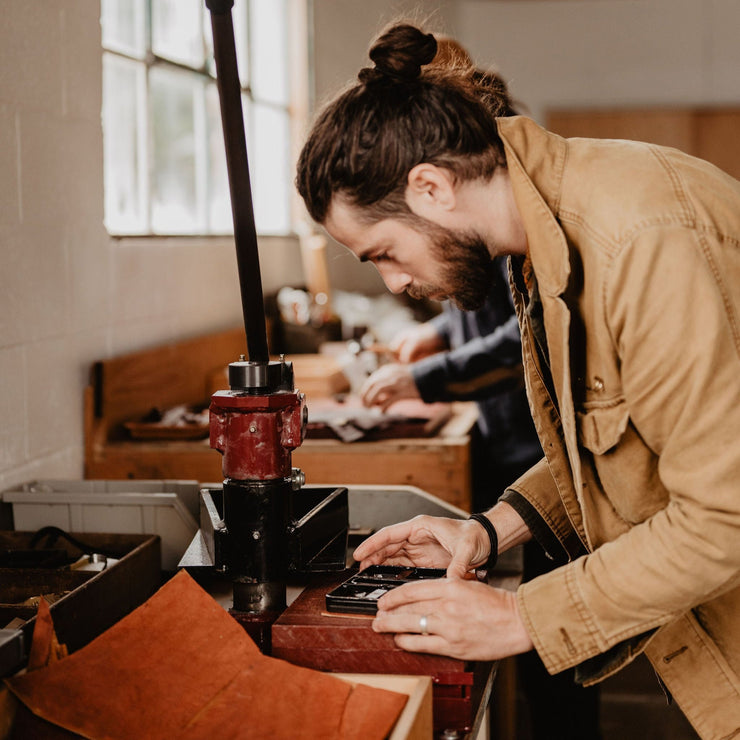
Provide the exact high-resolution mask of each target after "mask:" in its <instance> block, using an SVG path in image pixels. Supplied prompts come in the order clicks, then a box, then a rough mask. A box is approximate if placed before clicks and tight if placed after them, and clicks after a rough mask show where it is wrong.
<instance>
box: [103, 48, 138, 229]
mask: <svg viewBox="0 0 740 740" xmlns="http://www.w3.org/2000/svg"><path fill="white" fill-rule="evenodd" d="M145 83H146V80H145V69H144V66H143V65H141V64H139V63H137V62H131V61H128V60H126V59H121V58H120V57H117V56H115V55H113V54H104V55H103V134H104V138H103V143H104V147H105V155H104V157H105V225H106V228H107V229H108V230H109V231H111V232H113V233H120V232H125V233H138V234H140V233H142V232H144V231H146V230H147V216H146V214H147V211H146V204H147V199H148V193H147V166H146V137H145V131H146V124H145V120H146V119H145V115H144V110H143V109H144V106H145V99H146V98H145Z"/></svg>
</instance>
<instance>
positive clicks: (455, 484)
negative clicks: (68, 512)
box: [85, 404, 477, 511]
mask: <svg viewBox="0 0 740 740" xmlns="http://www.w3.org/2000/svg"><path fill="white" fill-rule="evenodd" d="M476 418H477V409H476V407H475V405H474V404H455V406H454V409H453V414H452V416H451V417H450V419H449V420H448V421H447V423H446V424H445V425H444V426H443V427H442V429H441V430H440V431H439V432H438V433H437V435H435V436H434V437H428V438H421V439H390V440H383V441H375V442H355V443H344V442H340V441H338V440H333V439H315V440H313V439H308V440H306V441H305V442H304V443H303V445H302V446H301V447H300V448H299V449H298V450H296V451H295V452H294V453H293V465H294V466H295V467H298V468H301V469H302V470H303V471H304V473H305V474H306V480H307V482H308V483H310V484H312V485H324V484H328V485H348V484H351V485H357V484H368V485H369V484H374V485H412V486H417V487H418V488H421V489H422V490H424V491H427V492H428V493H431V494H433V495H435V496H438V497H439V498H441V499H442V500H443V501H447V502H448V503H451V504H453V505H455V506H457V507H459V508H461V509H463V510H465V511H470V504H471V484H470V445H471V430H472V428H473V426H474V424H475V420H476ZM85 477H86V478H103V479H139V480H141V479H165V480H168V479H169V480H172V479H180V480H182V479H186V480H196V481H200V482H201V483H205V482H209V483H210V482H218V481H220V480H222V477H223V476H222V473H221V455H220V454H219V453H218V452H217V451H216V450H212V449H211V448H210V446H209V443H208V440H207V439H205V440H182V441H142V440H139V441H132V440H120V441H119V440H107V441H106V440H103V439H100V438H98V440H97V444H95V445H90V444H89V445H88V454H87V460H86V466H85Z"/></svg>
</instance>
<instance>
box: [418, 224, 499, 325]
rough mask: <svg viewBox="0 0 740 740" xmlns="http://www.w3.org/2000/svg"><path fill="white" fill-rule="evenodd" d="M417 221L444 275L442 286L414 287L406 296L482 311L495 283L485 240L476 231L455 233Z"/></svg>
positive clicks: (420, 284) (424, 284)
mask: <svg viewBox="0 0 740 740" xmlns="http://www.w3.org/2000/svg"><path fill="white" fill-rule="evenodd" d="M414 220H415V221H416V228H417V229H418V230H419V231H421V232H422V233H424V234H425V235H426V236H428V237H429V239H430V241H431V245H432V255H433V257H434V258H436V260H437V261H438V262H439V263H440V264H441V265H442V274H441V279H440V285H431V284H428V283H414V284H412V285H411V286H410V287H409V288H407V290H406V292H407V293H408V294H409V295H410V296H411V297H412V298H416V299H421V298H433V299H435V300H444V299H445V298H448V299H449V300H451V301H452V302H453V303H454V304H455V305H456V306H457V307H458V308H460V309H462V310H463V311H475V310H477V309H479V308H480V307H481V306H482V305H483V303H484V302H485V300H486V297H487V296H488V293H489V292H490V290H491V284H492V282H493V279H494V264H493V258H492V257H491V252H489V250H488V245H487V244H486V242H485V240H484V239H483V238H482V237H481V236H480V234H477V233H476V232H473V231H453V230H451V229H446V228H444V227H442V226H439V225H438V224H435V223H433V222H431V221H427V220H426V219H422V218H420V217H415V219H414ZM440 295H442V296H444V298H440V297H439V296H440Z"/></svg>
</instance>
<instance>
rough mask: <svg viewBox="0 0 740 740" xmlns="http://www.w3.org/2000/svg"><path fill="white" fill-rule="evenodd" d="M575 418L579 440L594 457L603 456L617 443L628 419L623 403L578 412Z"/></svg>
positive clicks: (627, 411) (626, 409)
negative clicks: (576, 419)
mask: <svg viewBox="0 0 740 740" xmlns="http://www.w3.org/2000/svg"><path fill="white" fill-rule="evenodd" d="M576 416H577V418H578V437H579V440H580V442H581V444H582V445H583V446H584V447H586V449H588V450H590V451H591V452H593V453H594V454H595V455H603V454H604V453H605V452H607V451H608V450H610V449H611V448H612V447H614V446H615V445H616V444H617V442H619V440H620V439H621V437H622V435H623V434H624V432H625V430H626V429H627V424H628V423H629V418H630V416H629V410H628V408H627V404H626V403H625V402H624V401H618V402H616V403H615V404H613V405H610V406H598V407H594V408H590V409H587V410H584V411H579V412H577V414H576Z"/></svg>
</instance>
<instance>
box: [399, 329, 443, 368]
mask: <svg viewBox="0 0 740 740" xmlns="http://www.w3.org/2000/svg"><path fill="white" fill-rule="evenodd" d="M390 349H391V350H393V352H394V353H395V355H396V357H397V358H398V361H399V362H402V363H409V362H416V360H420V359H421V358H422V357H427V356H428V355H433V354H434V353H435V352H441V351H442V350H445V349H449V347H448V346H447V343H446V342H445V340H444V339H443V338H442V337H441V336H440V335H439V334H437V330H436V329H435V328H434V326H433V325H431V324H429V323H426V324H419V325H418V326H412V327H410V328H408V329H404V330H403V331H401V332H399V333H398V335H397V336H395V337H394V338H393V340H392V341H391V342H390Z"/></svg>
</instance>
